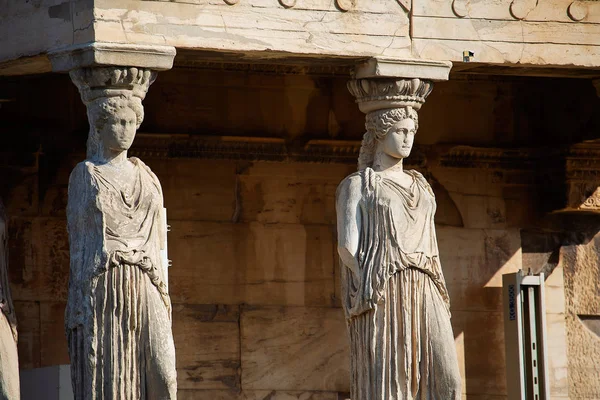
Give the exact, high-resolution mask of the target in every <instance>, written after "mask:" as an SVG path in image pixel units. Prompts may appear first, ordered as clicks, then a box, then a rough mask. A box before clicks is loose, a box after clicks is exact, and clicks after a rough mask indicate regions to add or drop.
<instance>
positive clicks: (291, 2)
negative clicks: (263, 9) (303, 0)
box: [279, 0, 296, 8]
mask: <svg viewBox="0 0 600 400" xmlns="http://www.w3.org/2000/svg"><path fill="white" fill-rule="evenodd" d="M279 4H281V5H282V6H284V7H285V8H292V7H294V6H295V5H296V0H279Z"/></svg>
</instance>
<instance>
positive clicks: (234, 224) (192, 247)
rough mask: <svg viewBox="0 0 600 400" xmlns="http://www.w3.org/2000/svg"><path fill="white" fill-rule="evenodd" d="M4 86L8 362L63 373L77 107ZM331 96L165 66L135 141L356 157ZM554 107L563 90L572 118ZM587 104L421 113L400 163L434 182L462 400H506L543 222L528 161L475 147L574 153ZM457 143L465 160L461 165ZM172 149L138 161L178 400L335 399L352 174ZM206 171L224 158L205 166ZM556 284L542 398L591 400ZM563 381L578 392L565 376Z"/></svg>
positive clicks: (471, 82) (458, 93)
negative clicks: (512, 277) (518, 280)
mask: <svg viewBox="0 0 600 400" xmlns="http://www.w3.org/2000/svg"><path fill="white" fill-rule="evenodd" d="M1 84H2V87H3V88H4V89H6V90H7V93H9V94H10V95H11V97H14V98H15V101H14V102H12V103H8V104H4V105H3V106H2V108H0V121H1V123H0V141H2V142H1V143H2V144H3V147H2V149H8V150H0V155H1V157H0V160H1V161H0V173H1V175H0V176H3V177H10V178H6V179H7V180H6V181H3V185H1V186H0V195H1V196H2V197H3V199H4V200H5V203H6V205H7V207H8V213H9V215H10V216H11V221H10V222H11V224H10V246H11V249H10V257H11V258H10V262H11V275H10V277H11V281H12V282H13V295H14V298H15V302H16V307H17V312H18V317H19V321H20V338H21V339H20V343H19V352H20V358H21V365H22V367H23V368H33V367H39V366H47V365H55V364H64V363H68V357H67V351H66V341H65V340H64V334H63V313H64V303H65V300H66V288H67V274H68V257H69V255H68V243H67V236H66V228H65V225H66V224H65V206H66V189H67V182H68V176H69V173H70V171H71V169H72V168H73V166H74V165H75V164H76V163H77V162H78V161H80V160H81V159H83V154H82V151H83V149H84V146H85V135H86V132H87V123H86V119H85V110H84V107H83V105H82V104H81V102H80V100H79V98H78V94H77V92H76V89H75V87H74V86H73V85H72V84H71V83H70V82H69V80H68V78H67V77H66V76H56V75H53V76H39V77H32V78H28V79H18V80H9V81H2V82H1ZM344 85H345V78H343V77H339V78H338V77H330V76H306V75H273V74H266V73H259V72H256V71H254V72H251V71H210V70H191V69H176V70H174V71H170V72H165V73H161V74H160V75H159V79H158V80H157V82H156V83H155V84H154V85H153V86H152V89H151V90H150V93H149V95H148V97H147V99H146V100H145V104H146V121H145V123H144V126H143V127H142V130H143V131H144V132H149V133H154V134H158V135H162V136H164V137H167V135H166V133H173V134H190V135H194V134H195V135H228V136H248V137H271V138H278V139H282V140H284V141H286V142H287V143H288V144H289V146H290V147H291V148H292V147H294V148H295V147H298V148H303V144H304V142H305V141H306V140H309V139H323V140H325V139H327V140H331V139H335V140H357V139H359V138H360V135H361V134H362V131H363V121H364V120H363V116H362V115H361V114H360V112H359V111H358V110H357V108H356V106H355V104H354V103H353V100H352V98H351V97H350V95H349V94H348V93H347V92H346V89H345V87H344ZM525 89H527V90H525ZM550 91H552V93H559V94H561V93H562V94H565V93H570V96H571V97H570V102H569V104H566V103H561V102H558V101H557V100H556V97H554V98H551V97H550V96H549V93H550ZM49 98H50V99H52V100H53V101H48V99H49ZM533 99H537V100H536V101H535V102H534V101H533ZM594 101H596V102H597V101H598V100H597V99H596V98H595V94H594V93H593V88H592V87H591V85H589V82H585V81H579V80H578V81H569V80H535V79H531V80H521V79H499V78H494V77H488V78H486V79H483V78H471V77H469V78H462V79H461V78H459V79H455V80H453V81H451V82H448V83H444V84H439V85H437V86H436V89H435V90H434V92H433V94H432V95H431V97H430V99H429V100H428V103H427V104H426V106H425V107H424V108H423V110H422V123H421V128H420V132H419V134H418V136H417V141H418V142H419V143H418V146H417V147H416V148H415V154H414V159H413V160H411V163H412V165H415V166H417V167H418V168H419V169H420V170H421V171H423V172H425V173H428V177H429V178H430V179H431V181H432V185H433V187H434V190H435V192H436V196H437V201H438V206H439V212H438V215H437V216H436V218H437V220H438V226H437V229H438V238H439V245H440V251H441V257H442V262H443V268H444V272H445V275H446V280H447V283H448V288H449V291H450V296H451V301H452V313H453V319H452V323H453V328H454V333H455V342H456V346H457V349H458V353H459V357H460V366H461V373H462V376H463V379H464V382H463V386H464V390H465V393H466V398H467V399H472V400H481V399H490V398H492V399H502V398H505V396H506V384H505V376H504V375H505V374H504V368H505V367H504V341H503V340H504V339H503V327H502V311H501V291H500V282H501V275H502V273H507V272H514V271H516V270H517V269H518V268H521V267H522V266H524V265H525V264H524V262H523V261H522V259H524V254H523V253H524V252H523V249H522V241H523V233H522V228H524V227H531V226H532V225H535V223H536V221H538V219H539V218H538V217H539V216H538V214H539V210H540V209H541V208H542V207H541V205H543V200H540V199H539V198H538V197H536V194H537V192H538V191H539V186H538V184H537V183H536V181H535V176H532V175H531V174H529V173H528V171H529V170H534V169H535V167H532V164H531V162H529V163H527V162H526V161H527V160H525V161H524V160H522V159H521V158H519V157H520V156H519V153H518V152H517V151H514V152H511V151H506V152H504V151H501V152H500V153H501V156H498V151H496V150H494V149H491V150H490V149H481V148H486V147H491V146H493V145H494V144H496V145H498V144H502V146H504V147H508V146H510V145H513V146H515V147H516V146H517V145H519V144H526V145H527V146H533V145H535V144H536V143H537V142H536V141H539V140H541V138H543V139H544V143H554V144H556V145H560V144H561V143H564V142H569V141H576V140H581V138H582V137H585V135H586V134H588V130H591V131H593V130H594V127H595V126H598V123H597V119H595V118H597V117H594V113H593V111H594V110H595V108H594V106H595V104H596V103H594ZM575 105H577V107H575ZM574 110H576V111H574ZM548 116H552V119H551V120H548V119H547V117H548ZM470 117H472V118H471V119H469V118H470ZM465 121H471V122H470V123H466V122H465ZM14 132H20V133H21V134H19V135H15V134H14ZM142 136H143V135H141V136H140V138H139V139H142ZM165 140H166V142H167V144H168V143H169V141H168V139H165ZM138 143H142V141H138ZM456 144H468V145H471V146H477V147H467V149H466V150H465V149H463V150H460V149H459V150H460V151H459V150H456V148H457V146H456ZM167 148H168V149H171V150H172V152H171V153H169V152H168V151H167V155H168V154H170V155H171V156H172V158H168V157H167V155H164V156H160V157H157V156H152V153H151V152H146V153H145V154H144V155H143V156H142V158H143V159H144V161H146V162H147V164H148V165H150V166H151V168H152V169H153V170H154V171H155V172H156V173H157V175H158V176H159V178H160V180H161V182H162V184H163V188H164V196H165V202H166V206H167V207H168V209H169V211H168V214H169V223H170V225H171V226H172V231H171V232H170V234H169V256H170V258H171V259H172V260H173V267H172V268H171V270H170V280H169V283H170V287H171V294H172V300H173V303H174V322H173V323H174V334H175V342H176V347H177V354H178V359H177V360H178V361H177V362H178V371H179V387H180V390H181V391H180V397H181V398H182V399H219V400H231V399H250V400H264V399H277V400H289V399H302V400H306V399H312V400H337V399H338V397H341V398H345V397H344V396H345V393H346V392H347V391H348V388H349V385H348V379H349V377H348V350H347V338H346V332H345V323H344V319H343V312H342V309H341V308H340V306H339V283H338V276H339V266H338V263H337V257H336V255H335V243H334V238H335V231H334V229H335V228H334V219H335V212H334V204H333V198H334V195H335V188H336V186H337V184H338V182H339V181H340V180H341V179H342V178H343V177H344V176H346V175H347V174H349V173H350V172H352V171H353V170H354V166H353V165H351V164H343V163H307V162H297V161H285V162H266V161H245V160H243V159H237V160H234V159H232V158H235V156H236V155H237V156H238V157H241V156H243V153H244V150H243V148H242V150H238V153H233V154H230V155H229V156H228V157H229V158H228V159H222V160H217V159H201V158H182V157H181V151H183V150H185V149H179V150H178V149H177V148H175V147H168V146H167ZM187 150H188V151H189V153H186V154H196V155H195V157H199V155H198V154H197V153H194V152H193V151H192V150H194V149H187ZM183 153H185V151H183ZM157 154H158V153H157ZM502 154H503V155H502ZM200 156H201V155H200ZM204 156H206V154H205V155H204ZM212 156H213V157H226V158H227V156H226V155H224V154H223V153H219V151H218V150H214V152H213V154H212ZM338 161H339V160H338ZM590 265H593V264H590ZM561 269H562V270H565V271H566V270H567V265H566V264H564V265H563V264H561V266H559V267H556V268H555V269H554V272H552V274H551V275H550V278H549V280H548V289H547V290H548V292H547V293H548V298H549V300H551V302H550V301H549V309H548V321H549V322H548V324H549V330H550V335H551V341H550V346H549V347H550V352H551V358H550V362H551V375H552V377H553V386H552V390H553V395H554V396H555V397H556V398H561V399H564V398H567V397H568V396H570V398H580V397H577V395H576V394H578V393H583V391H584V390H585V391H586V392H585V393H587V394H588V395H589V396H591V398H594V397H593V396H594V395H593V393H594V390H596V389H595V388H594V387H593V386H584V387H583V388H581V389H577V390H579V391H578V392H573V393H575V394H573V393H572V392H570V391H571V390H572V389H571V388H572V387H573V385H572V382H573V381H574V380H578V381H580V382H583V381H585V379H583V378H579V377H587V376H588V375H585V374H589V373H590V371H593V369H590V368H591V367H590V365H589V362H591V361H590V360H591V359H588V358H586V357H585V355H584V354H582V353H580V352H577V351H576V349H577V348H576V347H573V345H572V343H579V342H573V341H572V340H571V338H572V333H573V332H574V331H573V330H569V329H571V328H569V327H570V326H572V325H568V324H569V323H568V322H567V314H568V313H569V311H568V309H569V308H568V307H570V306H565V303H566V302H567V300H566V299H565V298H564V296H563V297H561V295H562V294H563V285H568V283H567V281H568V279H566V278H565V280H564V284H563V279H562V273H561ZM566 276H567V274H566V272H565V277H566ZM586 276H588V275H586ZM569 287H577V285H572V286H569ZM577 312H579V313H581V312H584V311H577ZM585 312H587V311H585ZM569 318H570V317H569ZM578 332H579V331H578ZM580 332H584V333H585V332H587V331H580ZM586 334H587V333H586ZM567 338H569V341H568V342H567ZM586 340H591V339H589V335H588V336H586ZM585 345H586V346H588V345H589V342H586V344H585ZM567 346H568V347H567ZM573 349H575V350H573ZM577 365H581V368H580V369H579V371H581V374H583V375H578V374H579V372H577V370H575V374H574V375H573V374H572V372H571V371H572V370H573V366H577ZM567 368H568V369H567ZM578 368H579V367H578ZM586 379H587V378H586Z"/></svg>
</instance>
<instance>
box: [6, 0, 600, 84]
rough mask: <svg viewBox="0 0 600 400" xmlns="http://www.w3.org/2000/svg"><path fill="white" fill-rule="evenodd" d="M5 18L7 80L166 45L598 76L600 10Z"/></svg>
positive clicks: (138, 5) (431, 4)
mask: <svg viewBox="0 0 600 400" xmlns="http://www.w3.org/2000/svg"><path fill="white" fill-rule="evenodd" d="M42 3H45V2H42ZM124 4H125V5H124ZM0 16H1V17H5V18H3V20H2V23H0V38H1V39H0V48H1V49H2V52H1V53H0V63H2V65H0V74H2V75H8V74H23V73H25V74H27V73H40V72H47V71H48V70H49V69H50V67H49V63H48V60H47V58H46V57H45V54H46V53H48V52H50V51H53V50H56V49H58V48H62V47H65V46H76V45H81V44H86V43H92V42H115V43H131V44H133V43H135V44H156V45H165V44H166V45H170V46H175V47H178V48H185V49H194V50H200V51H204V52H211V53H212V54H210V57H212V58H213V60H214V61H219V60H222V59H223V58H227V57H231V56H234V57H237V58H238V59H244V60H281V59H290V58H292V59H293V58H295V57H308V58H309V59H313V60H318V59H322V58H323V57H324V56H327V57H353V58H355V60H354V61H356V59H357V58H360V57H370V56H383V57H388V58H391V59H396V60H400V59H406V58H416V59H431V60H451V61H453V62H462V61H463V52H464V51H471V52H473V53H474V57H473V58H472V59H471V63H470V64H465V68H467V69H470V68H478V67H480V66H482V65H483V66H485V65H498V64H505V65H512V66H517V65H519V66H522V65H527V66H530V67H552V66H553V67H561V66H562V67H568V68H571V69H573V68H598V67H599V66H600V64H599V62H598V61H597V60H598V59H600V45H599V44H598V41H597V37H598V35H600V2H597V1H581V0H577V1H573V0H556V1H553V2H551V3H548V2H537V1H531V0H514V1H509V0H506V1H502V2H498V1H494V0H484V1H477V2H476V1H470V0H454V1H445V2H440V1H436V0H419V1H415V2H413V3H411V2H408V1H406V0H369V1H365V0H336V1H329V0H305V1H296V0H280V1H278V0H227V1H225V0H212V1H208V2H194V1H183V0H176V1H170V2H166V1H145V0H138V1H130V2H127V3H123V2H122V1H119V0H95V1H94V2H87V1H83V0H80V1H74V2H69V3H62V4H59V5H50V4H42V5H40V6H37V7H36V6H34V5H33V4H30V3H27V2H21V1H17V0H9V1H8V4H7V5H6V6H4V7H3V9H2V11H0ZM34 25H35V28H36V29H32V27H33V26H34ZM204 56H206V54H204ZM25 57H32V58H25ZM19 58H22V59H23V60H21V61H20V62H19V63H16V64H15V63H11V61H13V60H16V59H19ZM204 58H207V57H204ZM338 61H339V60H338ZM527 68H528V67H525V70H523V69H522V70H521V71H522V72H523V73H527V72H526V70H527ZM553 73H554V74H561V73H568V72H566V71H562V72H561V71H560V70H555V71H554V72H553Z"/></svg>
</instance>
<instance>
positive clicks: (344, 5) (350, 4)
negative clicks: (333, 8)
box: [335, 0, 357, 11]
mask: <svg viewBox="0 0 600 400" xmlns="http://www.w3.org/2000/svg"><path fill="white" fill-rule="evenodd" d="M356 1H357V0H335V2H336V4H337V6H338V8H339V9H340V10H342V11H350V10H352V9H353V8H354V6H356Z"/></svg>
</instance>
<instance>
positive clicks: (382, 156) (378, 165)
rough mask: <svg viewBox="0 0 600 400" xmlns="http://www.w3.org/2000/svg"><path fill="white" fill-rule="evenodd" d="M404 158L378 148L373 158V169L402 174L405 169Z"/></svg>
mask: <svg viewBox="0 0 600 400" xmlns="http://www.w3.org/2000/svg"><path fill="white" fill-rule="evenodd" d="M402 160H403V159H402V158H395V157H392V156H390V155H388V154H386V153H384V152H383V151H381V150H377V152H376V153H375V159H374V160H373V170H374V171H377V172H383V173H386V174H392V175H395V174H401V173H402V172H403V171H404V167H403V165H402Z"/></svg>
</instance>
